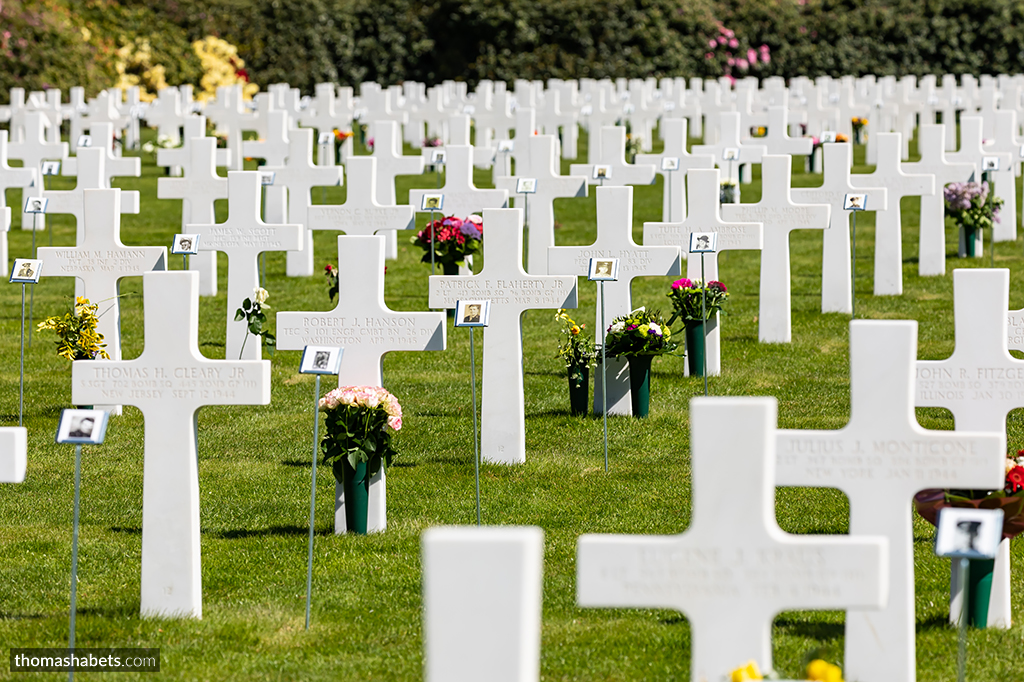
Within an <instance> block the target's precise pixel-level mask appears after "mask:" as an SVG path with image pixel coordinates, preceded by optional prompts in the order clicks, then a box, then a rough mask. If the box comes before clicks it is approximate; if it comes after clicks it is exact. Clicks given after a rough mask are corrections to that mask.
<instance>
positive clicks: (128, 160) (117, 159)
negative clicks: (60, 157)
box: [60, 123, 142, 187]
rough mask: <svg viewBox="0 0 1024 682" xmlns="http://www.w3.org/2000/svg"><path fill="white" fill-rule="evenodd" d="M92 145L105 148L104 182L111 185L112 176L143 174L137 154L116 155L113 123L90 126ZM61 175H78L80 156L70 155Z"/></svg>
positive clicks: (63, 164)
mask: <svg viewBox="0 0 1024 682" xmlns="http://www.w3.org/2000/svg"><path fill="white" fill-rule="evenodd" d="M89 133H90V135H91V137H92V147H98V148H100V149H103V150H104V151H105V152H106V153H105V155H104V165H103V168H104V172H103V176H104V184H103V187H110V186H111V185H110V180H111V178H115V177H133V178H137V177H139V176H141V175H142V161H141V160H140V159H139V157H137V156H114V147H113V145H114V125H113V124H112V123H93V124H92V125H90V126H89ZM60 174H61V175H78V158H77V157H74V156H69V157H68V158H66V159H64V162H63V163H62V164H61V166H60Z"/></svg>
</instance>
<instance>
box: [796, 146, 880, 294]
mask: <svg viewBox="0 0 1024 682" xmlns="http://www.w3.org/2000/svg"><path fill="white" fill-rule="evenodd" d="M822 146H823V155H824V160H823V161H822V172H823V178H822V184H821V186H820V187H800V188H797V189H794V190H793V201H795V202H797V203H799V204H829V205H831V206H832V219H831V222H830V223H829V229H827V230H825V237H824V239H823V240H822V242H823V244H822V255H821V260H822V267H821V312H823V313H850V312H852V311H853V285H852V283H851V281H850V277H851V274H852V270H851V264H850V212H849V211H846V210H844V208H843V206H844V204H843V201H844V199H845V198H846V195H847V194H848V193H849V192H857V193H859V194H864V195H866V196H867V199H866V201H867V204H866V205H867V207H868V210H869V211H876V212H880V211H884V210H886V208H887V207H888V205H887V203H886V198H887V196H888V194H887V192H886V190H885V188H884V187H879V188H874V187H873V188H870V189H869V188H866V187H858V186H855V185H854V184H853V182H852V180H851V176H850V166H851V165H852V160H853V146H852V145H851V144H850V143H848V142H840V143H836V142H830V143H828V144H825V145H822Z"/></svg>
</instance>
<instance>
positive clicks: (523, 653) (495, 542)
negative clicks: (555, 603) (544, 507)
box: [421, 527, 544, 682]
mask: <svg viewBox="0 0 1024 682" xmlns="http://www.w3.org/2000/svg"><path fill="white" fill-rule="evenodd" d="M421 545H422V552H423V639H424V645H423V651H424V656H423V658H424V668H425V678H426V679H427V680H428V682H479V681H480V680H487V681H488V682H536V681H537V680H539V679H540V624H541V602H542V598H543V584H542V577H541V575H542V571H543V568H544V531H542V530H541V529H540V528H536V527H518V528H517V527H503V528H501V527H490V528H467V527H447V528H445V527H440V528H429V529H427V530H425V531H424V532H423V535H422V540H421Z"/></svg>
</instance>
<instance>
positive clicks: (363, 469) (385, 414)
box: [320, 386, 402, 534]
mask: <svg viewBox="0 0 1024 682" xmlns="http://www.w3.org/2000/svg"><path fill="white" fill-rule="evenodd" d="M320 411H321V412H323V413H324V415H325V417H326V432H327V435H326V436H324V438H323V440H321V441H320V449H321V451H322V452H323V462H324V464H330V465H331V467H332V469H333V470H334V478H335V480H337V481H338V484H339V485H341V486H342V488H343V489H344V491H345V522H346V527H347V528H348V529H349V530H350V531H352V532H354V533H360V534H365V533H366V522H367V512H368V507H369V495H370V480H371V479H372V478H373V477H374V476H376V475H377V473H378V472H380V471H381V468H382V467H383V468H385V469H386V468H387V467H388V466H390V464H391V459H392V458H393V457H394V456H395V455H396V454H397V451H396V450H395V448H394V445H392V443H391V432H392V431H398V430H400V429H401V428H402V406H401V405H399V404H398V399H397V398H395V396H393V395H391V394H390V393H389V392H388V391H386V390H385V389H383V388H380V387H379V386H341V387H339V388H336V389H334V390H333V391H330V392H328V393H327V395H325V396H324V397H323V398H321V399H320Z"/></svg>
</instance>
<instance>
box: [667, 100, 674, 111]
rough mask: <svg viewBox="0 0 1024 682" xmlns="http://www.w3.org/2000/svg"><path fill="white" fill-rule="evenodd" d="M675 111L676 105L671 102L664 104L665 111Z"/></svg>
mask: <svg viewBox="0 0 1024 682" xmlns="http://www.w3.org/2000/svg"><path fill="white" fill-rule="evenodd" d="M675 110H676V103H675V102H673V101H671V100H669V101H667V102H665V111H675Z"/></svg>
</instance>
